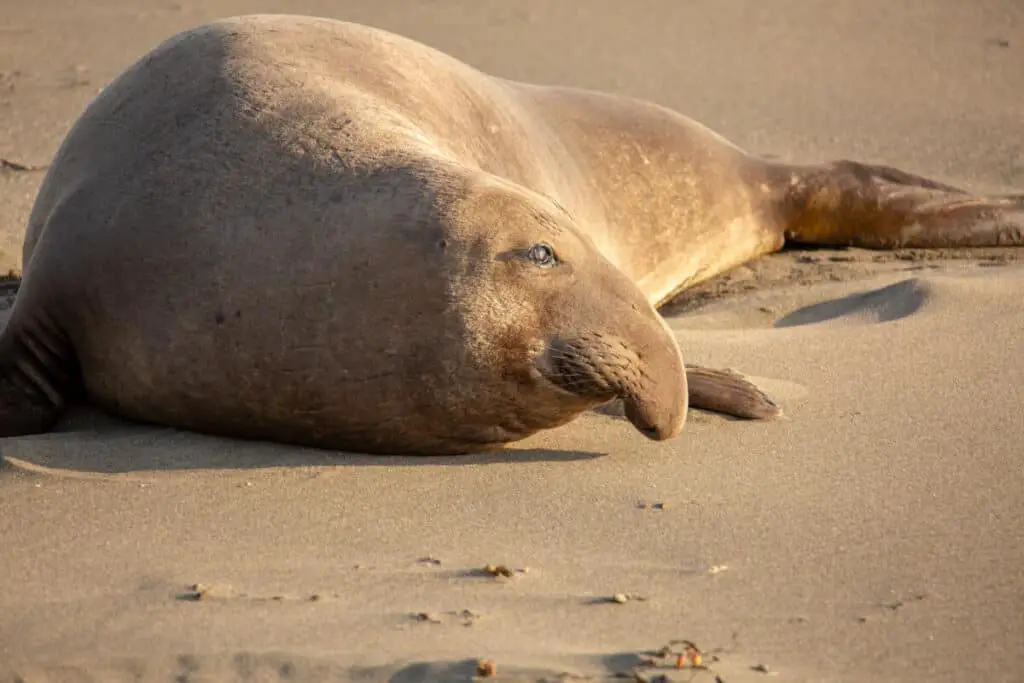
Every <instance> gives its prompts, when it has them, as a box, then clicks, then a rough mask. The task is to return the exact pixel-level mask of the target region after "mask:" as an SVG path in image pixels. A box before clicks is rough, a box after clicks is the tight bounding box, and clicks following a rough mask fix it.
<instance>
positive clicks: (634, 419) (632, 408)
mask: <svg viewBox="0 0 1024 683" xmlns="http://www.w3.org/2000/svg"><path fill="white" fill-rule="evenodd" d="M623 406H624V408H625V412H626V419H627V420H629V421H630V423H631V424H632V425H633V426H634V427H636V430H637V431H638V432H640V433H641V434H643V435H644V436H646V437H647V438H648V439H650V440H651V441H665V440H666V439H671V438H672V437H673V436H675V433H674V430H669V429H661V428H658V427H657V426H655V425H653V424H652V423H651V422H650V421H649V420H648V419H647V418H646V417H645V416H644V414H643V413H644V411H643V409H641V407H640V406H639V405H638V404H637V402H636V401H630V400H628V399H626V400H624V401H623Z"/></svg>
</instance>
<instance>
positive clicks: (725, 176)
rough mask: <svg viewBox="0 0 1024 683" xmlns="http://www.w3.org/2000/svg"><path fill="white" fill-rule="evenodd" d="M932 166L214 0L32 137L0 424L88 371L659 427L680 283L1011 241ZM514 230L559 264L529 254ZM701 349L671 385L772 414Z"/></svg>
mask: <svg viewBox="0 0 1024 683" xmlns="http://www.w3.org/2000/svg"><path fill="white" fill-rule="evenodd" d="M927 182H930V181H923V179H919V178H916V177H914V176H909V175H908V174H903V175H902V176H899V175H898V173H897V172H895V171H893V170H892V169H887V170H886V169H879V168H874V167H867V166H863V165H858V164H852V165H851V164H849V163H847V164H845V165H844V164H838V165H825V166H809V167H797V166H791V165H785V164H773V163H769V162H767V161H764V160H761V159H757V158H755V157H752V156H751V155H748V154H747V153H745V152H744V151H742V150H740V149H738V148H737V147H735V146H734V145H732V144H730V143H729V142H727V141H726V140H724V139H722V138H721V137H719V136H718V135H716V134H714V133H713V132H711V131H710V130H708V129H706V128H704V127H702V126H700V125H699V124H697V123H695V122H693V121H691V120H689V119H687V118H685V117H683V116H682V115H680V114H677V113H675V112H672V111H669V110H667V109H665V108H663V107H659V106H657V105H654V104H651V103H646V102H640V101H636V100H632V99H628V98H624V97H617V96H612V95H604V94H600V93H593V92H585V91H579V90H574V89H569V88H559V87H540V86H532V85H527V84H522V83H513V82H509V81H505V80H502V79H499V78H495V77H491V76H488V75H486V74H483V73H481V72H479V71H477V70H475V69H473V68H471V67H470V66H468V65H466V64H463V63H461V62H459V61H457V60H455V59H453V58H452V57H449V56H447V55H444V54H442V53H440V52H438V51H436V50H433V49H431V48H429V47H426V46H424V45H421V44H419V43H416V42H413V41H410V40H407V39H404V38H401V37H398V36H395V35H392V34H389V33H386V32H383V31H378V30H375V29H371V28H367V27H363V26H358V25H354V24H347V23H343V22H338V21H332V20H327V19H315V18H308V17H289V16H280V15H278V16H250V17H238V18H234V19H227V20H222V21H218V22H215V23H213V24H209V25H206V26H203V27H200V28H197V29H194V30H192V31H189V32H186V33H183V34H180V35H178V36H176V37H174V38H172V39H171V40H169V41H168V42H166V43H165V44H163V45H161V46H160V47H158V48H157V49H156V50H154V51H153V52H152V53H150V54H149V55H147V56H145V57H144V58H143V59H141V60H140V61H139V62H138V63H137V64H136V65H134V66H133V67H132V68H130V69H129V70H128V71H127V72H126V73H125V74H123V75H122V76H121V77H120V78H119V79H117V80H116V81H115V82H114V83H112V84H111V85H110V86H109V87H108V88H106V89H105V90H104V92H103V93H102V94H101V95H100V96H99V97H98V98H97V100H96V101H95V102H94V103H93V104H92V105H90V107H89V108H88V109H87V111H86V112H85V113H84V114H83V116H82V118H81V119H80V120H79V121H78V122H77V123H76V124H75V126H74V128H73V129H72V130H71V132H70V133H69V135H68V137H67V139H66V140H65V142H64V144H63V146H62V147H61V149H60V151H59V152H58V154H57V157H56V159H55V160H54V163H53V164H52V166H51V168H50V171H49V173H48V176H47V178H46V180H45V182H44V184H43V186H42V188H41V190H40V193H39V196H38V198H37V201H36V205H35V208H34V211H33V214H32V217H31V219H30V223H29V226H28V231H27V234H26V240H25V248H24V258H23V262H24V264H25V271H24V282H23V287H22V290H21V292H20V294H19V296H18V300H17V303H16V306H15V310H14V312H13V314H12V318H11V321H10V323H9V325H8V327H7V329H6V330H5V331H4V334H3V337H2V338H0V434H17V433H27V432H31V431H40V430H43V429H46V428H48V427H49V426H50V424H52V422H53V420H55V419H56V418H57V417H58V416H59V414H60V412H61V410H62V409H63V406H64V404H65V402H66V401H67V400H68V397H69V396H70V395H71V394H72V393H73V392H74V391H76V389H78V388H82V389H84V390H85V392H86V394H87V395H88V396H89V397H90V398H91V399H92V400H94V401H95V402H97V403H99V404H100V405H103V406H105V407H107V408H108V409H110V410H112V411H114V412H117V413H119V414H122V415H125V416H127V417H131V418H135V419H139V420H145V421H151V422H157V423H162V424H168V425H173V426H178V427H184V428H190V429H195V430H199V431H206V432H211V433H218V434H226V435H234V436H244V437H250V438H265V439H272V440H276V441H282V442H291V443H305V444H313V445H320V446H328V447H334V448H344V449H350V450H364V451H373V452H409V453H440V452H466V451H472V450H479V449H481V448H489V447H493V446H496V445H500V444H502V443H505V442H508V441H513V440H516V439H519V438H522V437H524V436H527V435H528V434H531V433H533V432H535V431H537V430H539V429H544V428H548V427H553V426H556V425H559V424H563V423H565V422H567V421H568V420H571V419H572V418H573V417H574V416H576V415H577V414H579V412H581V411H582V410H585V409H587V408H589V407H592V406H594V405H596V404H598V403H600V402H602V401H606V400H609V399H610V398H620V399H623V400H624V401H625V402H626V407H627V415H629V417H630V419H631V420H632V421H633V423H634V424H635V425H636V426H637V427H638V428H640V429H642V430H643V431H644V433H646V434H648V435H649V436H651V437H652V438H669V437H671V436H673V435H675V434H676V433H678V432H679V430H680V429H681V428H682V425H683V421H684V419H685V412H686V409H687V395H688V388H687V383H686V378H685V372H684V370H683V366H682V360H681V356H680V354H679V349H678V347H677V346H676V344H675V341H674V339H673V337H672V335H671V333H670V331H669V330H668V328H667V327H666V326H665V325H664V322H663V321H662V320H661V319H660V317H659V316H658V315H657V313H656V312H655V309H654V307H655V306H657V305H659V304H660V303H662V302H664V301H665V300H667V299H668V298H669V297H671V296H672V295H673V294H675V293H676V292H678V291H680V290H681V289H683V288H685V287H687V286H689V285H691V284H695V283H697V282H700V281H702V280H705V279H707V278H709V277H711V276H713V275H715V274H717V273H719V272H722V271H723V270H726V269H728V268H730V267H732V266H734V265H738V264H740V263H742V262H744V261H747V260H749V259H752V258H754V257H756V256H758V255H761V254H765V253H768V252H770V251H773V250H775V249H778V248H780V247H781V246H782V244H783V242H784V241H785V239H787V238H789V239H797V240H804V241H813V242H828V241H829V240H830V239H834V240H838V241H839V242H841V243H849V242H854V243H856V242H857V241H858V239H860V240H862V241H864V242H866V243H875V242H877V243H878V244H884V245H888V244H896V243H902V242H906V241H908V240H916V241H915V244H920V243H932V245H933V246H939V245H941V244H942V243H943V241H944V240H945V241H950V240H953V239H954V238H955V239H960V238H961V237H962V236H963V235H964V234H967V235H969V236H971V238H972V239H973V242H972V243H979V244H981V243H1003V242H1015V243H1020V241H1021V235H1020V225H1021V221H1020V217H1021V212H1020V209H1021V205H1020V204H1019V203H1014V202H1016V201H1017V200H1016V199H1014V198H1006V199H1000V200H976V202H975V204H974V205H971V206H967V205H964V204H963V200H964V198H965V195H963V193H961V192H960V191H959V190H956V189H955V188H947V187H944V186H938V185H926V184H923V183H927ZM951 198H952V199H951ZM926 200H927V201H926ZM953 201H955V202H959V204H957V206H958V207H959V208H956V209H955V210H954V209H952V208H950V209H949V210H945V209H944V207H947V204H950V203H951V202H953ZM944 202H946V203H944ZM1000 202H1001V203H1000ZM950 205H951V204H950ZM964 206H967V208H964ZM972 206H973V208H972ZM540 242H545V243H547V244H550V245H551V246H553V247H554V250H555V252H556V253H557V255H558V258H559V265H558V266H557V267H554V268H545V269H540V268H537V267H536V266H535V265H532V264H530V263H528V262H527V260H525V257H524V254H525V253H527V252H528V250H529V249H530V247H531V246H532V245H535V244H537V243H540ZM570 352H571V353H572V354H575V355H574V356H572V357H567V356H566V355H565V354H566V353H570ZM716 372H717V371H706V370H704V371H702V372H701V373H700V375H699V376H700V382H698V383H696V384H695V387H694V388H693V389H692V390H691V391H693V392H695V393H692V400H693V403H694V404H695V405H701V402H702V401H704V402H705V404H706V405H707V406H708V407H713V408H715V409H720V410H725V411H727V412H730V411H731V412H734V413H736V414H744V415H750V416H758V417H763V416H766V415H770V414H774V413H777V408H776V407H775V406H774V405H773V404H772V403H771V402H770V400H769V399H767V397H765V396H764V395H763V394H760V393H759V392H757V391H756V388H753V387H751V385H749V383H744V382H743V381H741V380H739V379H737V378H735V377H734V376H732V375H729V374H727V373H717V374H716Z"/></svg>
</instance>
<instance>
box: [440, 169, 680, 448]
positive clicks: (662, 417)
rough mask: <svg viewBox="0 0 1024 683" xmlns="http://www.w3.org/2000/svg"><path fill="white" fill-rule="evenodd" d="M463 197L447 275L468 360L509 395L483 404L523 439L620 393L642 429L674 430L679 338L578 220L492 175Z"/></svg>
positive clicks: (658, 434)
mask: <svg viewBox="0 0 1024 683" xmlns="http://www.w3.org/2000/svg"><path fill="white" fill-rule="evenodd" d="M459 204H460V206H459V208H458V209H457V210H456V211H455V212H454V213H453V220H452V221H451V222H450V223H449V225H450V233H451V235H450V237H451V239H452V240H453V241H454V242H456V243H458V244H459V245H460V247H461V248H459V249H458V252H459V253H460V257H461V258H460V260H459V263H457V271H458V272H457V273H453V274H452V277H451V283H452V287H453V291H455V292H457V293H458V295H457V297H456V298H457V299H458V300H459V301H461V302H463V306H464V312H463V315H462V316H461V318H462V320H463V321H464V325H465V331H466V333H467V335H468V338H467V339H466V340H465V341H466V342H467V343H465V344H463V346H462V347H463V348H465V349H467V352H468V357H467V358H466V359H465V362H466V365H467V366H469V367H472V368H473V369H474V372H473V376H474V377H476V378H480V379H482V378H483V376H485V375H487V373H488V372H491V373H496V374H492V375H491V376H490V378H489V381H488V382H486V383H487V384H488V385H489V388H488V392H489V395H491V396H494V395H496V394H497V395H501V396H502V400H501V401H500V402H499V403H497V404H495V402H494V400H493V399H491V400H489V401H487V402H486V403H487V404H489V405H492V406H495V407H496V408H497V410H496V412H495V414H493V415H491V416H490V417H491V419H492V420H493V421H494V422H495V423H497V424H501V425H503V428H504V429H505V430H507V431H509V432H517V431H518V432H519V433H518V434H515V436H516V437H517V438H522V437H523V436H526V435H528V434H529V433H532V432H533V431H537V430H538V429H543V428H547V427H553V426H557V425H559V424H563V423H565V422H568V421H569V420H571V419H572V418H574V417H576V416H577V415H578V414H579V413H581V412H582V411H584V410H587V409H590V408H593V407H595V406H598V405H600V404H603V403H607V402H609V401H613V400H616V399H619V400H621V401H622V402H623V404H624V406H625V412H626V416H627V417H628V418H629V420H630V422H632V423H633V425H634V426H635V427H636V428H637V429H638V430H640V432H642V433H643V434H644V435H645V436H647V437H649V438H651V439H656V440H663V439H669V438H671V437H674V436H676V435H677V434H679V432H680V431H681V430H682V428H683V424H684V422H685V420H686V411H687V407H688V406H687V398H688V393H687V384H686V372H685V367H684V365H683V359H682V356H681V355H680V352H679V347H678V344H677V343H676V341H675V337H674V336H673V334H672V333H671V331H670V330H669V328H668V326H667V325H666V324H665V322H664V320H662V318H661V316H660V315H659V314H658V313H657V311H655V310H654V308H653V307H652V306H651V305H650V304H649V303H648V302H647V300H646V298H645V297H644V295H643V294H642V292H641V291H640V289H639V288H638V287H637V286H636V285H635V284H634V283H633V282H632V281H631V280H630V279H629V278H628V277H626V275H624V274H623V273H622V272H621V271H620V270H619V269H618V268H616V267H615V266H614V265H613V264H612V263H611V262H610V261H609V260H608V259H607V258H605V257H604V256H603V255H602V254H601V253H600V251H599V250H598V249H597V247H596V246H595V245H594V243H593V242H592V241H591V240H590V239H589V238H588V237H587V236H586V235H585V234H584V232H583V231H581V230H580V229H579V228H578V227H577V224H576V221H575V220H574V218H573V217H572V216H571V215H570V214H569V213H568V212H567V211H566V210H565V209H564V208H562V207H561V206H560V205H558V204H557V203H556V202H554V201H553V200H551V199H549V198H547V197H543V196H540V195H538V194H536V193H533V192H530V191H528V190H524V189H522V188H520V187H518V186H514V185H510V184H508V183H505V182H502V181H497V180H493V181H489V182H485V183H482V184H478V185H476V186H475V187H473V189H472V190H471V191H470V192H469V193H468V196H467V197H466V198H465V199H464V200H463V201H462V202H460V203H459ZM478 407H479V406H478ZM485 412H486V411H485ZM469 414H472V408H471V409H470V412H469ZM481 418H482V421H486V419H487V418H486V417H485V416H484V415H478V417H477V418H475V419H481ZM510 435H511V434H510ZM508 440H512V439H508Z"/></svg>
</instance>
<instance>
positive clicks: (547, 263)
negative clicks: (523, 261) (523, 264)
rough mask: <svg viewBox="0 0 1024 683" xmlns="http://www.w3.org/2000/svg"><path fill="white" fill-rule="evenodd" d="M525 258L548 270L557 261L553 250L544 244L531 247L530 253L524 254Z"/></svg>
mask: <svg viewBox="0 0 1024 683" xmlns="http://www.w3.org/2000/svg"><path fill="white" fill-rule="evenodd" d="M526 257H527V258H528V259H530V260H531V261H532V262H533V263H534V264H535V265H538V266H540V267H541V268H550V267H551V266H553V265H555V262H556V261H557V259H556V258H555V250H554V249H552V248H551V247H549V246H548V245H546V244H535V245H533V246H532V247H530V251H528V252H526Z"/></svg>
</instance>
